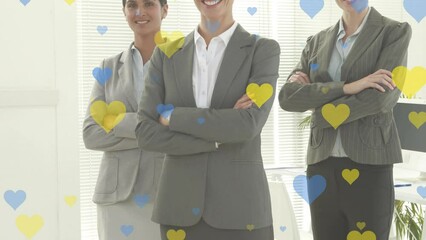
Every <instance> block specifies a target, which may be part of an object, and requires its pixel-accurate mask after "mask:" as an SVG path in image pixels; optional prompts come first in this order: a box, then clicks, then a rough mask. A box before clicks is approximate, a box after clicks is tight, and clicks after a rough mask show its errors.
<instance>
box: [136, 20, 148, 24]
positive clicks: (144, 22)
mask: <svg viewBox="0 0 426 240" xmlns="http://www.w3.org/2000/svg"><path fill="white" fill-rule="evenodd" d="M135 23H136V24H147V23H149V21H148V20H144V21H135Z"/></svg>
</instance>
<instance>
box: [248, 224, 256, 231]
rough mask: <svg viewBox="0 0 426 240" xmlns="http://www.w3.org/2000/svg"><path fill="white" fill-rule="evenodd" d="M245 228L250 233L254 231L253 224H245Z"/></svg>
mask: <svg viewBox="0 0 426 240" xmlns="http://www.w3.org/2000/svg"><path fill="white" fill-rule="evenodd" d="M246 228H247V230H249V231H250V232H251V231H253V229H254V225H253V224H247V226H246Z"/></svg>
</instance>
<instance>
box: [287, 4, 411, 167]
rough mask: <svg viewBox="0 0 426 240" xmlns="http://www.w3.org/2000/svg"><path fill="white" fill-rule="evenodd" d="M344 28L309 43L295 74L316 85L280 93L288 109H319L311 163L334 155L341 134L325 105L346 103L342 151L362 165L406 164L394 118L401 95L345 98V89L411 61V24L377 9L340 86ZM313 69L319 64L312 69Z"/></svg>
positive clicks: (395, 92)
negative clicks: (337, 67) (338, 48)
mask: <svg viewBox="0 0 426 240" xmlns="http://www.w3.org/2000/svg"><path fill="white" fill-rule="evenodd" d="M338 29H339V24H336V25H335V26H332V27H330V28H328V29H325V30H323V31H321V32H320V33H318V34H316V35H315V36H313V37H310V38H308V41H307V45H306V47H305V49H304V50H303V53H302V57H301V60H300V62H299V64H297V66H296V67H295V69H294V70H293V72H292V73H291V74H290V76H291V75H292V74H293V73H294V72H295V71H302V72H304V73H306V74H308V75H309V78H310V79H311V82H312V84H309V85H304V86H302V85H300V84H298V83H290V82H287V83H285V84H284V86H283V87H282V89H281V91H280V93H279V101H280V105H281V107H282V108H283V109H284V110H287V111H294V112H304V111H307V110H309V109H314V112H313V113H312V122H311V136H310V140H309V144H308V156H307V160H308V164H314V163H317V162H320V161H322V160H324V159H326V158H327V157H329V156H330V154H331V151H332V149H333V146H334V143H335V140H336V133H337V131H336V130H334V128H333V127H331V125H330V124H329V123H328V122H327V121H326V120H325V119H324V118H323V116H322V114H321V108H322V106H323V105H324V104H327V103H332V104H334V105H335V106H337V105H338V104H347V105H348V106H349V108H350V115H349V117H348V119H347V120H346V121H345V122H344V123H343V124H342V125H341V126H339V129H340V133H341V138H342V145H343V148H344V150H345V152H346V154H347V155H348V157H349V158H350V159H352V160H353V161H356V162H358V163H363V164H373V165H379V164H392V163H398V162H402V156H401V146H400V142H399V137H398V133H397V131H396V126H395V122H394V119H393V114H392V109H393V107H394V106H395V105H396V102H397V101H398V98H399V96H400V91H399V90H398V89H395V90H393V91H391V90H390V89H387V91H386V92H385V93H381V92H379V91H377V90H374V89H366V90H364V91H362V92H360V93H359V94H356V95H351V96H348V95H344V93H343V85H344V84H345V83H350V82H353V81H357V80H359V79H361V78H363V77H365V76H367V75H369V74H371V73H374V72H376V71H377V70H378V69H386V70H389V71H392V70H393V69H394V68H395V67H397V66H400V65H403V66H406V62H407V48H408V44H409V42H410V39H411V27H410V25H409V24H408V23H399V22H396V21H393V20H391V19H388V18H386V17H384V16H382V15H380V13H378V12H377V11H376V10H375V9H374V8H372V9H371V12H370V15H369V17H368V19H367V22H366V24H365V26H364V29H363V30H362V31H361V33H360V35H359V37H358V39H357V41H356V42H355V45H354V46H353V47H352V50H351V52H350V53H349V56H348V57H347V60H346V61H345V63H344V64H343V66H342V73H341V74H342V75H341V79H342V81H341V82H333V80H332V79H331V77H330V75H329V74H328V72H327V70H328V66H329V63H330V58H331V54H332V50H333V48H334V46H335V43H336V38H337V32H338ZM311 64H319V68H318V69H315V70H313V69H311V68H310V66H311Z"/></svg>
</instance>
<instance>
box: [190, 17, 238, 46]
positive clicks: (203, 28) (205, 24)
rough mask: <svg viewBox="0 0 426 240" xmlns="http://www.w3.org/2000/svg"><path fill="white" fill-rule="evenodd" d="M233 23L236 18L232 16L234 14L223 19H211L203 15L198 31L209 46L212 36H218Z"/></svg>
mask: <svg viewBox="0 0 426 240" xmlns="http://www.w3.org/2000/svg"><path fill="white" fill-rule="evenodd" d="M216 24H219V26H217V25H216ZM232 24H234V18H233V17H232V15H230V16H229V17H226V18H225V19H221V20H211V19H207V18H205V17H201V23H200V25H199V26H198V32H199V33H200V35H201V36H202V37H203V38H204V40H205V41H206V44H207V46H208V45H209V43H210V41H211V40H212V38H214V37H217V36H219V35H220V34H222V33H223V32H225V31H226V30H228V29H229V28H230V27H231V26H232ZM209 28H210V29H209ZM211 29H214V30H216V29H217V30H216V31H215V32H212V30H211Z"/></svg>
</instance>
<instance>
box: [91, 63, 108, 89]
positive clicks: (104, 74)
mask: <svg viewBox="0 0 426 240" xmlns="http://www.w3.org/2000/svg"><path fill="white" fill-rule="evenodd" d="M92 75H93V77H95V79H96V81H98V83H99V84H101V85H102V86H104V85H105V83H106V82H107V81H108V80H109V79H110V78H111V76H112V70H111V68H108V67H106V68H104V69H102V68H100V67H96V68H94V69H93V71H92Z"/></svg>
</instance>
